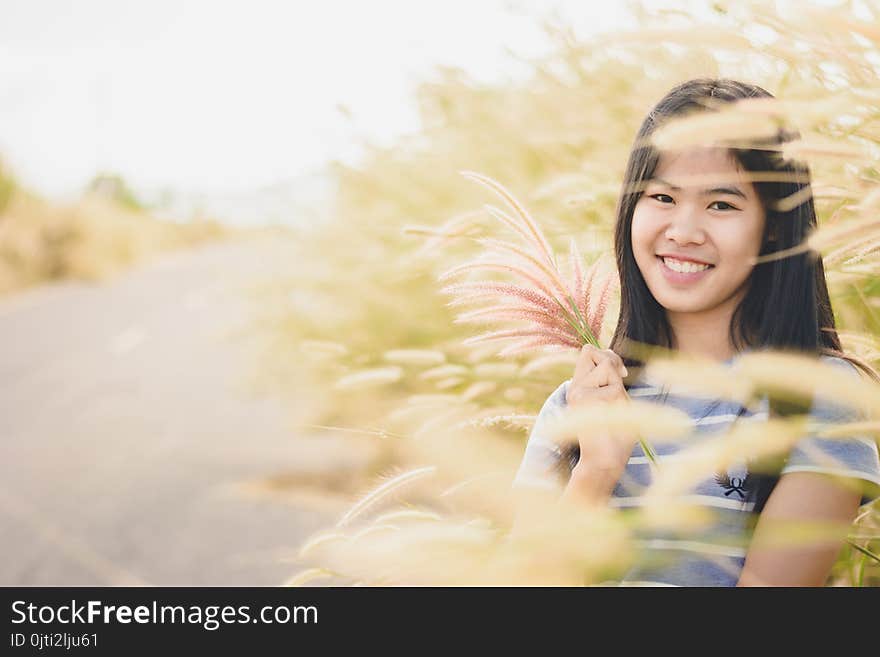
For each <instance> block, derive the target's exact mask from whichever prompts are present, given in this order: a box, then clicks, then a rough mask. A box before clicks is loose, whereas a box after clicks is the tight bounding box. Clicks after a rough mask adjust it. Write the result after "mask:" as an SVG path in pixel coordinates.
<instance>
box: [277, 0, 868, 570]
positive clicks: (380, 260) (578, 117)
mask: <svg viewBox="0 0 880 657" xmlns="http://www.w3.org/2000/svg"><path fill="white" fill-rule="evenodd" d="M867 7H868V8H866V5H864V4H863V3H850V2H842V3H838V4H837V5H836V6H834V7H833V8H821V7H818V6H815V7H814V6H807V5H806V3H805V5H804V7H802V8H801V10H800V11H798V12H797V13H794V14H783V13H778V12H777V10H776V9H775V8H774V6H773V5H769V4H768V3H760V2H737V3H724V2H714V3H705V2H694V3H688V4H687V5H686V10H676V11H667V10H662V9H653V10H649V9H645V8H643V7H640V6H638V5H633V8H632V11H633V26H632V29H631V30H629V31H626V32H619V33H614V34H603V35H598V36H591V37H589V38H588V39H581V38H579V37H577V36H576V35H575V34H574V33H572V32H571V31H570V30H568V29H567V28H565V27H559V26H554V25H549V24H548V26H547V31H548V34H549V35H550V37H551V38H552V39H553V43H554V49H553V52H552V53H551V54H550V55H549V56H547V57H545V58H543V59H541V60H538V61H535V62H533V67H532V71H531V74H530V75H529V76H528V77H527V79H525V80H524V81H521V82H509V83H506V84H481V83H477V82H476V81H475V80H473V79H471V78H469V77H468V76H467V74H466V73H465V72H463V71H461V70H457V69H450V68H444V69H440V70H438V71H437V72H436V74H435V75H434V76H433V78H432V79H430V80H427V81H425V82H424V83H423V84H422V85H421V86H420V87H419V89H418V92H417V98H418V106H419V110H420V116H421V121H422V128H421V130H420V131H418V132H417V133H416V134H412V135H409V136H407V137H404V138H401V139H400V140H399V141H398V142H397V143H395V144H393V145H391V146H388V147H376V146H370V147H368V148H367V154H366V156H365V157H364V158H363V160H362V162H361V163H360V164H358V165H357V166H345V165H342V164H337V165H336V167H335V169H334V172H335V177H336V179H337V184H338V188H339V194H338V198H337V205H336V208H335V212H334V215H333V219H332V221H331V222H330V223H329V224H327V225H324V226H321V227H320V229H316V230H314V231H313V232H311V233H304V234H303V236H302V237H303V239H302V243H301V247H300V249H299V251H298V252H296V253H294V254H292V261H295V262H294V263H293V264H294V272H293V273H292V274H291V276H290V278H289V279H288V280H284V281H276V282H275V283H274V284H273V285H272V286H271V289H268V290H267V303H266V314H265V315H264V317H263V320H264V321H266V322H269V323H270V326H271V328H272V329H273V338H272V340H271V341H270V342H269V343H268V344H267V352H268V354H269V357H268V358H267V360H266V370H265V372H266V375H267V376H271V377H274V379H273V385H275V386H277V387H278V388H279V389H284V390H286V391H287V392H289V393H290V394H291V395H293V396H295V397H298V398H299V399H308V400H309V401H308V402H307V404H306V406H307V408H304V409H302V410H301V411H300V412H301V415H302V417H301V419H302V420H303V423H304V424H307V423H308V422H312V423H315V424H321V425H332V424H336V425H342V426H344V427H345V428H347V429H349V430H352V431H357V430H358V428H362V429H363V432H364V433H375V434H376V435H377V436H379V438H377V440H379V441H380V442H381V443H382V444H383V445H385V446H386V447H387V449H388V450H389V452H391V453H395V454H396V453H397V452H399V451H402V450H403V448H402V447H400V445H404V444H405V443H406V442H407V441H406V438H405V437H406V436H408V435H411V434H410V433H408V432H407V430H404V429H402V428H401V427H407V426H409V427H410V429H412V431H416V429H415V428H412V427H413V426H415V427H418V425H417V424H416V425H406V423H400V424H396V423H395V419H394V418H395V417H397V418H399V417H401V416H405V415H407V413H408V412H409V411H412V410H413V408H414V407H417V406H418V401H419V400H418V399H417V400H416V401H415V402H414V398H413V397H412V396H410V397H408V395H422V396H424V395H429V394H443V395H447V398H446V408H447V410H448V407H449V406H450V405H452V403H453V400H457V402H460V403H461V405H460V406H459V409H460V410H461V411H462V413H463V414H464V415H465V416H468V415H469V416H470V417H472V418H476V419H479V418H481V417H492V416H499V415H505V414H507V415H510V416H516V415H525V416H528V415H532V416H533V415H534V413H535V412H536V411H537V409H538V406H539V405H540V403H541V401H542V400H543V399H544V398H546V396H547V395H548V393H549V392H550V391H551V390H552V389H553V388H554V387H556V385H558V383H559V382H560V381H562V380H563V379H565V378H568V377H569V376H570V375H571V361H566V360H565V358H564V357H563V358H561V359H560V360H559V362H558V363H556V364H555V365H554V364H553V363H552V362H551V363H549V364H548V365H546V366H543V367H539V366H537V365H535V364H534V359H532V360H530V359H527V358H518V359H513V360H512V361H505V362H504V363H501V362H499V361H498V360H497V359H495V358H494V357H493V354H494V352H495V351H496V350H493V349H491V348H490V349H486V348H485V347H484V348H481V349H467V348H465V347H463V346H462V345H461V342H462V340H463V339H464V338H466V337H468V336H469V335H471V334H472V333H473V332H474V331H473V330H472V328H464V327H462V326H461V325H457V324H455V323H454V322H453V319H454V314H453V312H452V311H451V310H450V309H449V308H447V307H446V306H445V303H446V301H447V299H445V298H444V297H441V296H440V295H439V294H438V289H439V287H440V285H439V284H438V282H437V280H436V276H437V274H438V273H439V272H441V271H443V270H444V269H446V268H448V267H449V266H451V265H454V264H457V263H459V262H463V261H464V260H465V259H470V258H471V257H472V256H474V255H476V254H477V253H478V251H479V250H478V249H477V248H476V245H475V244H474V243H473V240H472V238H474V237H479V236H488V235H490V234H491V233H492V231H494V230H495V224H494V223H493V221H492V220H491V219H490V218H489V217H488V215H487V214H486V213H485V212H482V211H481V209H480V208H481V205H483V204H484V203H486V202H492V203H494V202H495V199H492V198H489V197H488V195H487V194H486V192H485V190H484V189H482V188H481V187H479V186H477V185H475V184H473V183H472V182H469V181H467V180H465V179H464V178H463V177H462V176H460V175H459V171H461V170H471V171H476V172H479V173H482V174H485V175H487V176H490V177H492V178H494V179H496V180H498V181H499V182H500V183H502V184H503V185H504V186H505V187H507V188H508V189H509V190H511V191H512V192H513V193H514V194H516V195H517V196H518V197H519V198H520V200H521V201H523V202H524V204H525V205H526V207H527V208H529V210H530V211H531V212H532V213H533V215H534V216H535V217H536V219H537V220H538V222H539V223H540V224H541V226H542V228H543V229H544V231H545V233H546V234H547V236H548V238H549V239H550V241H551V243H552V246H553V247H554V249H555V250H556V251H557V252H559V251H564V250H565V248H566V245H567V241H568V239H569V238H572V237H573V238H574V239H575V240H576V241H577V243H578V245H579V246H580V248H581V250H582V251H583V252H584V253H585V254H586V255H587V260H588V261H592V260H593V259H594V258H595V257H596V256H597V255H598V254H600V253H608V252H609V251H610V248H611V238H612V235H611V230H612V222H613V213H614V206H615V203H616V199H617V195H618V193H619V191H620V184H621V180H622V175H623V170H624V167H625V164H626V158H627V156H628V153H629V149H630V147H631V145H632V141H633V138H634V136H635V133H636V131H637V129H638V127H639V125H640V123H641V121H642V119H643V118H644V115H645V113H646V112H647V111H648V110H649V109H650V108H651V106H652V105H653V104H654V103H655V102H656V101H657V100H658V99H659V98H661V97H662V96H663V95H664V94H665V93H666V92H667V91H668V90H669V89H670V88H672V87H673V86H675V85H676V84H678V83H679V82H682V81H684V80H687V79H689V78H694V77H732V78H738V79H743V80H747V81H749V82H753V83H756V84H759V85H761V86H762V87H764V88H766V89H768V90H769V91H770V92H771V93H773V94H774V95H776V96H777V97H779V98H781V99H784V100H785V101H786V102H787V103H790V105H789V108H790V109H789V112H790V114H789V117H788V118H789V119H790V120H791V121H792V122H793V123H794V124H795V126H796V127H797V128H798V129H799V131H800V132H801V133H802V135H803V136H804V139H805V143H807V142H809V143H810V144H819V145H824V147H812V148H809V149H806V150H805V151H804V153H803V157H804V159H805V160H806V161H807V162H808V163H809V164H810V166H811V170H812V173H813V182H814V192H815V196H816V208H817V212H818V215H819V222H820V225H826V224H829V223H837V222H840V223H844V222H847V221H856V220H859V219H862V218H864V217H865V216H867V215H868V214H870V213H871V212H872V211H873V208H874V206H873V205H870V204H868V205H866V204H865V202H866V199H867V200H869V199H875V201H876V198H877V197H878V183H880V174H878V171H880V122H878V118H880V110H878V107H880V82H878V80H880V77H878V73H880V71H878V66H880V33H878V32H877V29H876V25H877V16H878V11H877V7H876V6H875V5H867ZM866 14H867V16H866ZM697 17H699V18H697ZM872 202H873V201H872ZM871 237H873V238H874V240H875V241H874V242H870V241H864V242H863V243H864V245H865V246H864V248H863V249H861V250H860V251H859V252H858V253H856V254H855V255H853V253H851V252H847V253H846V257H839V258H836V259H833V260H832V261H831V262H828V263H826V272H827V274H828V281H829V286H830V290H831V294H832V299H833V303H834V308H835V313H836V316H837V319H838V327H839V329H840V330H841V336H842V338H843V341H844V347H845V348H846V349H848V350H850V351H852V352H854V353H856V354H858V355H861V356H863V357H864V358H866V359H867V360H869V361H870V362H872V364H874V365H875V366H876V365H877V363H878V357H880V351H878V349H877V342H876V338H877V336H878V333H880V318H878V316H877V310H876V308H877V306H878V305H880V282H878V280H880V279H878V276H877V273H878V271H880V270H878V268H877V261H876V252H875V251H876V243H875V242H876V239H877V237H878V236H877V234H876V230H875V231H874V232H873V233H872V234H869V235H865V234H860V235H859V236H858V238H859V240H865V239H866V238H871ZM854 239H855V238H854ZM823 255H826V256H827V255H828V254H825V253H823ZM609 320H610V323H609V324H606V326H605V331H603V334H602V336H600V342H602V343H603V344H607V341H608V338H609V337H610V331H611V330H612V329H613V325H614V322H616V310H614V311H610V312H609ZM398 349H428V350H433V351H436V352H440V353H442V354H443V358H444V363H445V364H446V365H450V366H453V368H452V369H450V370H448V375H447V376H443V377H435V376H430V375H428V376H426V373H427V372H426V370H427V369H428V366H424V365H417V364H414V363H404V364H403V365H402V366H401V369H400V371H399V375H398V374H395V373H394V372H395V371H392V372H391V375H390V376H389V372H388V370H387V366H388V358H387V357H386V356H383V354H386V352H387V351H389V350H398ZM511 363H512V364H513V369H512V370H511V369H507V370H504V367H503V366H505V365H510V364H511ZM530 363H531V364H530ZM493 367H494V368H495V369H494V370H493V369H492V368H493ZM371 368H385V369H384V370H382V371H381V372H379V373H377V374H376V376H375V378H374V381H375V382H376V383H375V385H374V386H373V387H368V386H362V387H359V388H355V389H353V390H350V389H348V388H346V389H342V390H338V389H337V390H334V389H333V385H334V383H335V382H336V381H337V380H339V379H340V378H341V377H344V376H347V375H351V374H353V373H357V372H362V371H364V370H367V371H369V370H370V369H371ZM453 372H454V374H453ZM368 378H369V377H367V379H368ZM480 384H488V385H483V386H482V388H480V387H476V388H475V386H479V385H480ZM312 402H314V403H312ZM439 408H443V404H440V406H435V407H433V409H431V408H428V410H427V411H426V412H425V413H423V414H422V415H421V418H420V419H422V420H425V419H428V420H431V421H435V424H434V427H435V429H436V428H437V427H438V426H441V427H442V426H444V425H437V424H436V420H438V419H439V418H438V414H439V410H438V409H439ZM395 409H396V411H395ZM395 412H396V415H395ZM389 413H390V415H389ZM413 414H414V415H416V416H418V413H417V412H414V413H413ZM411 415H412V414H411ZM455 419H460V415H459V416H456V417H455ZM511 427H512V428H513V430H514V434H513V435H514V436H516V440H517V441H519V440H521V439H522V436H523V434H522V428H523V427H517V426H514V424H513V423H511V424H510V425H509V426H508V427H507V428H505V425H504V423H500V422H499V423H496V424H495V425H493V430H494V431H495V432H497V433H499V434H501V435H507V436H509V435H510V431H509V429H510V428H511ZM422 428H424V426H423V427H422ZM526 428H527V425H526ZM395 432H396V433H395ZM389 435H397V436H403V437H404V438H403V439H395V440H396V442H395V440H390V439H389V438H388V436H389ZM518 444H520V445H521V443H518ZM389 458H390V459H392V460H393V458H394V457H393V456H389ZM876 515H877V514H876V513H874V514H868V515H867V516H865V518H864V519H862V521H860V522H863V523H865V526H868V525H870V526H871V527H875V526H876ZM871 523H873V524H871ZM873 535H875V536H876V532H875V533H874V534H873ZM872 540H874V539H872ZM862 544H863V545H867V546H868V547H869V548H870V549H871V550H873V551H874V553H876V552H877V551H878V550H877V546H878V543H877V542H876V540H874V542H873V543H870V542H869V543H862ZM863 557H864V559H863ZM856 562H858V564H857V563H856ZM863 562H864V563H863ZM857 565H858V568H860V570H858V573H856V569H857ZM835 578H839V581H856V579H857V580H858V581H859V582H861V583H863V584H865V583H872V584H877V583H880V568H878V563H876V562H874V561H872V560H871V559H870V558H869V557H867V556H866V555H864V554H863V553H860V552H858V551H857V550H856V551H847V552H846V553H845V554H844V555H843V557H842V559H841V561H840V562H839V563H838V565H837V566H836V571H835ZM854 578H855V579H854Z"/></svg>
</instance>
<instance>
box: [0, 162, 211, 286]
mask: <svg viewBox="0 0 880 657" xmlns="http://www.w3.org/2000/svg"><path fill="white" fill-rule="evenodd" d="M114 189H115V190H116V192H120V193H121V191H125V189H126V188H125V187H124V184H122V183H121V181H120V186H118V187H114ZM102 190H103V191H102V192H101V193H86V194H84V195H83V197H82V198H81V199H80V200H79V201H78V202H76V203H73V204H69V205H57V204H53V203H50V202H47V201H45V200H43V199H41V198H39V197H38V196H36V195H34V194H32V193H31V192H29V191H27V190H25V189H23V188H22V187H20V186H18V185H16V184H15V183H14V182H13V181H12V178H10V177H9V176H8V175H6V174H4V173H3V172H2V170H0V293H5V292H10V291H13V290H18V289H21V288H25V287H28V286H30V285H35V284H38V283H41V282H45V281H51V280H59V279H67V278H78V279H86V280H95V279H100V278H103V277H105V276H108V275H110V274H113V273H115V272H117V271H119V270H121V269H123V268H125V267H127V266H129V265H131V264H133V263H136V262H138V261H140V260H142V259H144V258H146V257H148V256H150V255H152V254H155V253H159V252H162V251H166V250H168V249H175V248H181V247H184V246H188V245H194V244H198V243H201V242H204V241H206V240H213V239H218V238H221V237H224V236H226V235H227V234H228V230H227V229H226V228H224V227H223V226H221V225H220V224H218V223H216V222H213V221H209V220H199V221H193V222H189V223H172V222H166V221H160V220H158V219H156V218H154V217H152V216H151V215H149V214H147V213H146V212H143V211H140V210H138V209H136V208H133V207H132V206H131V202H130V200H129V201H126V200H124V199H123V200H120V198H118V194H116V193H114V194H111V195H110V196H109V197H108V195H107V193H106V190H107V187H102ZM131 198H133V197H131Z"/></svg>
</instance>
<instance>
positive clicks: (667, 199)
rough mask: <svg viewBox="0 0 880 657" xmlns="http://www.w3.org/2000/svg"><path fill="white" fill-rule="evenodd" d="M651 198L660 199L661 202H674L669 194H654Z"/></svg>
mask: <svg viewBox="0 0 880 657" xmlns="http://www.w3.org/2000/svg"><path fill="white" fill-rule="evenodd" d="M651 198H653V199H656V200H658V201H659V202H660V203H672V197H671V196H670V195H669V194H652V195H651Z"/></svg>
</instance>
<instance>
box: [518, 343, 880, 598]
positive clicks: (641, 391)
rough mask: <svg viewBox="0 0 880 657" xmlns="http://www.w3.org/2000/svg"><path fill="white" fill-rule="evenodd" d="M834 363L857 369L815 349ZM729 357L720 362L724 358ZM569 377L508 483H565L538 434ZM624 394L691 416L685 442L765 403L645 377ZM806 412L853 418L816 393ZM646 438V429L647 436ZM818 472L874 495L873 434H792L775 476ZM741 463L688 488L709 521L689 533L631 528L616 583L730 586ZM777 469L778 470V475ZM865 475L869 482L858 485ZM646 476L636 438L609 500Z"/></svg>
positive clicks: (742, 535)
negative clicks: (631, 555)
mask: <svg viewBox="0 0 880 657" xmlns="http://www.w3.org/2000/svg"><path fill="white" fill-rule="evenodd" d="M821 358H822V360H823V361H826V362H828V363H830V364H832V365H834V366H837V367H844V368H847V369H848V370H849V371H851V372H852V373H853V376H859V373H858V371H857V370H856V368H855V366H853V365H852V364H851V363H850V362H849V361H846V360H844V359H841V358H835V357H831V356H824V355H823V356H821ZM732 361H733V359H730V360H728V361H725V364H726V365H729V364H730V363H731V362H732ZM570 383H571V380H570V379H569V380H567V381H564V382H563V383H562V384H561V385H560V386H559V387H558V388H556V390H554V391H553V393H552V394H551V395H550V396H549V397H548V398H547V400H546V402H545V403H544V405H543V407H542V408H541V411H540V412H539V414H538V417H537V418H536V420H535V424H534V426H533V427H532V431H531V434H530V435H529V439H528V442H527V444H526V448H525V454H524V456H523V460H522V463H521V465H520V467H519V470H518V471H517V473H516V476H515V478H514V480H513V485H514V487H516V488H518V489H528V488H530V487H540V488H545V489H551V490H553V491H557V492H559V493H561V492H562V490H563V489H564V487H565V485H566V483H567V479H568V476H569V475H570V471H571V464H570V463H563V460H564V458H563V455H562V453H561V451H560V450H559V447H558V446H557V445H556V444H555V443H554V442H553V441H551V440H550V439H549V438H548V437H546V436H545V428H546V426H547V422H548V421H549V420H551V418H553V417H555V416H557V415H558V414H559V413H561V411H562V409H564V408H565V405H566V393H567V390H568V386H569V384H570ZM628 394H629V396H630V397H631V398H634V399H639V400H640V401H646V402H650V403H657V404H668V405H670V406H672V407H674V408H676V409H678V410H681V411H684V412H686V413H687V414H688V415H689V417H690V418H691V419H692V421H693V422H694V433H693V436H692V438H690V439H689V440H688V443H689V444H694V441H699V439H700V438H701V437H703V436H706V437H709V436H712V435H718V434H719V433H723V432H724V431H726V430H728V429H729V428H730V427H731V424H732V423H733V421H734V420H736V419H737V418H738V417H739V418H740V420H739V421H740V422H755V421H761V420H766V419H767V414H768V402H767V398H766V397H764V399H763V400H762V402H761V404H760V405H759V406H758V407H756V408H754V407H753V408H754V410H752V409H750V408H744V407H743V406H742V405H740V404H738V403H736V402H733V401H727V400H721V399H709V398H706V397H702V398H700V397H695V396H692V395H691V396H689V395H686V394H684V393H682V392H678V393H676V392H675V390H674V389H673V390H672V391H669V390H666V391H661V389H660V388H659V387H658V386H656V385H652V384H651V383H650V382H649V381H647V380H646V379H645V378H644V377H641V378H640V379H639V380H637V381H635V382H634V383H633V384H632V385H631V386H630V387H629V389H628ZM810 418H811V419H812V420H815V421H819V422H849V421H855V420H856V419H858V418H859V416H858V415H856V412H855V411H854V410H851V409H849V408H843V407H842V406H839V405H832V404H831V403H830V402H828V401H826V400H823V399H822V398H819V397H816V398H815V399H814V400H813V403H812V406H811V408H810ZM646 438H647V439H648V441H649V442H650V436H646ZM653 446H654V449H655V450H656V452H657V457H658V460H659V461H661V463H662V461H663V460H664V459H674V458H675V454H676V452H678V451H679V450H681V449H682V448H683V447H682V445H680V444H678V443H676V442H657V443H655V444H654V445H653ZM799 471H801V472H823V473H828V474H833V475H838V476H843V477H851V478H854V479H857V480H860V482H861V483H862V484H863V496H862V500H861V503H862V505H864V504H868V503H870V502H871V501H873V500H874V499H875V498H876V497H877V496H878V494H880V492H878V491H880V458H878V450H877V443H876V441H875V440H874V439H873V438H872V437H869V436H853V437H851V438H843V439H842V438H833V439H822V438H817V437H814V436H808V437H805V438H802V439H801V440H800V441H798V442H797V443H796V444H795V446H794V447H793V448H792V450H791V451H790V452H789V453H788V455H787V459H786V461H785V463H784V466H783V468H782V471H781V475H782V474H785V473H788V472H799ZM747 475H748V471H747V468H746V465H745V463H744V462H741V463H739V464H737V465H735V466H731V467H730V468H728V470H727V472H721V473H715V474H714V475H713V476H710V477H707V478H706V479H704V480H702V481H700V482H699V484H697V485H696V486H694V487H692V488H691V489H689V491H688V493H687V495H686V499H685V500H682V501H683V502H687V503H691V504H695V505H697V506H698V507H701V508H707V509H709V510H710V511H711V517H712V518H713V520H712V523H711V525H710V526H709V527H704V528H701V529H700V531H699V532H698V533H696V534H694V533H688V532H672V531H667V532H660V531H657V530H654V531H652V532H648V531H643V530H640V531H638V532H637V533H636V540H637V545H638V547H639V548H640V552H639V554H640V557H639V558H638V559H636V562H635V563H636V565H634V566H633V567H632V568H631V569H630V570H629V571H628V572H627V573H626V574H625V576H624V577H623V578H622V580H621V581H620V582H619V583H620V584H622V585H670V586H735V585H736V583H737V581H738V579H739V575H740V572H741V571H742V568H743V564H744V562H745V555H746V550H747V548H746V547H744V545H745V544H746V543H747V541H748V539H747V536H748V521H749V518H750V516H751V515H752V513H751V512H752V508H751V507H752V504H750V503H746V502H745V498H746V488H747V485H748V484H747V480H746V477H747ZM781 475H780V476H781ZM865 482H870V483H869V484H865ZM650 483H651V465H650V463H649V461H648V458H647V456H645V454H644V452H643V451H642V448H641V446H640V445H639V444H636V446H635V447H634V448H633V452H632V455H631V457H630V459H629V461H628V463H627V466H626V469H625V470H624V473H623V475H622V476H621V478H620V480H619V481H618V482H617V484H616V486H615V487H614V490H613V492H612V497H611V499H610V500H609V504H610V505H611V506H613V507H620V508H626V507H638V506H639V504H640V492H641V491H642V490H643V489H644V488H645V487H646V486H648V485H649V484H650Z"/></svg>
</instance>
